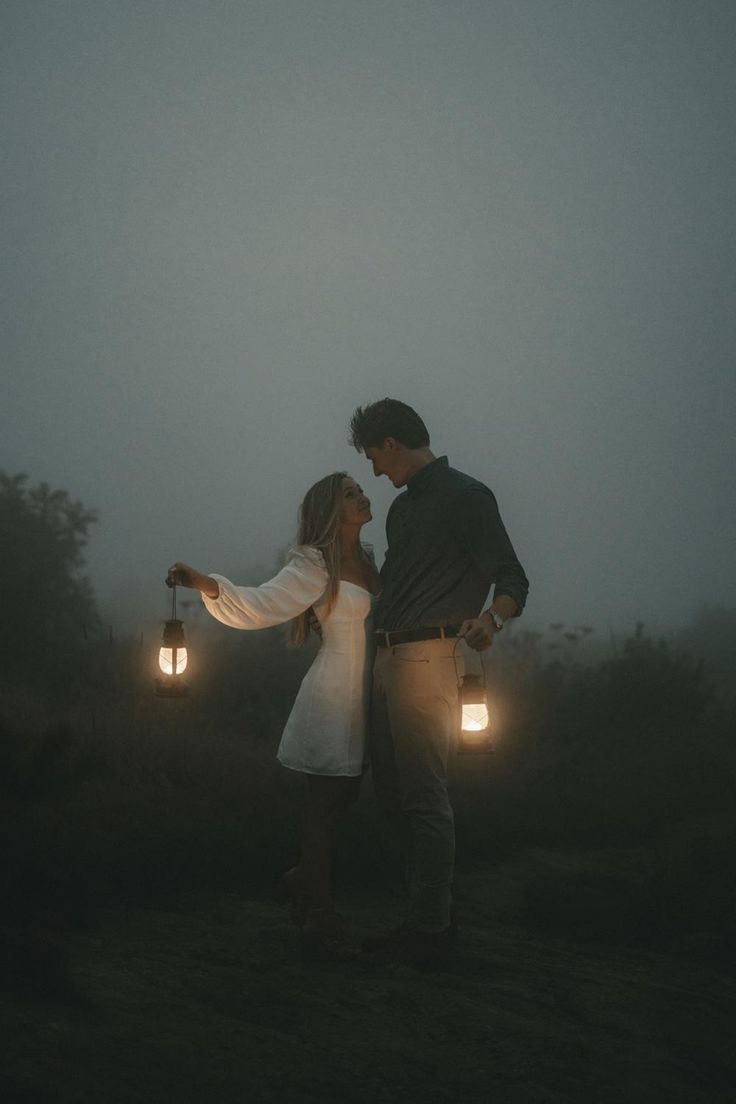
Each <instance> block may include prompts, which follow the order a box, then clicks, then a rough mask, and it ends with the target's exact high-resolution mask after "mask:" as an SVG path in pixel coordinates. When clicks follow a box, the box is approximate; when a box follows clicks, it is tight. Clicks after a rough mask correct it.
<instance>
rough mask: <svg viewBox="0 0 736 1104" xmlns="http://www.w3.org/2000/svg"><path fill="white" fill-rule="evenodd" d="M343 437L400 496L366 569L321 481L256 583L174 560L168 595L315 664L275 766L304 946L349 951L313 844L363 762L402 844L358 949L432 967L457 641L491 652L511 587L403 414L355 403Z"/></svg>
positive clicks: (439, 461)
mask: <svg viewBox="0 0 736 1104" xmlns="http://www.w3.org/2000/svg"><path fill="white" fill-rule="evenodd" d="M350 434H351V436H350V440H351V443H352V444H353V445H354V446H355V448H356V449H357V450H358V451H359V452H363V453H364V454H365V456H366V458H367V459H368V460H369V461H370V462H371V463H372V466H373V474H374V475H375V476H381V475H385V476H387V477H388V479H390V481H391V482H392V483H393V485H394V486H395V487H397V488H404V490H403V493H401V494H400V495H398V497H397V498H396V499H394V501H393V503H392V504H391V507H390V509H389V512H388V518H387V520H386V536H387V544H388V547H387V552H386V558H385V561H384V563H383V565H382V567H381V569H380V571H379V570H378V569H377V567H376V564H375V562H374V560H373V556H372V554H371V552H370V550H369V549H368V548H366V547H365V546H364V545H363V544H362V543H361V540H360V536H361V530H362V528H363V526H364V525H365V524H366V522H368V521H370V520H371V510H370V502H369V500H368V498H367V497H366V495H365V494H364V493H363V490H362V489H361V487H360V485H359V484H358V483H357V482H356V481H355V480H354V479H352V478H351V477H350V476H349V475H347V474H346V473H345V472H335V473H333V474H332V475H328V476H325V477H324V478H323V479H321V480H320V481H319V482H318V483H315V485H314V486H313V487H311V488H310V490H309V491H307V493H306V495H305V497H304V500H303V502H302V504H301V507H300V511H299V532H298V536H297V541H296V544H295V547H294V548H293V549H292V551H291V554H290V557H289V560H288V562H287V564H286V566H285V567H284V568H283V569H282V570H281V571H280V572H279V573H278V574H277V575H276V576H275V577H274V578H273V579H271V580H270V581H268V582H266V583H263V584H262V585H261V586H258V587H239V586H235V585H234V584H233V583H231V582H230V580H229V579H226V578H224V577H223V576H221V575H203V574H202V573H201V572H199V571H196V570H195V569H194V568H192V567H190V566H189V565H187V564H184V563H181V562H179V561H178V562H177V563H175V564H173V565H172V566H171V568H170V569H169V574H168V578H167V582H168V583H169V585H173V584H174V583H177V584H180V585H183V586H189V587H193V588H195V589H197V590H199V591H200V593H201V595H202V598H203V601H204V604H205V606H206V608H207V609H208V611H209V612H210V613H211V614H212V616H213V617H216V618H217V619H218V620H219V621H222V622H223V624H225V625H229V626H231V627H232V628H237V629H262V628H267V627H269V626H271V625H277V624H282V623H285V622H290V623H291V640H292V642H293V643H295V644H297V645H299V644H303V643H304V642H305V641H306V640H307V638H308V637H309V634H310V632H311V631H316V632H318V634H319V636H320V637H321V645H320V648H319V651H318V653H317V656H316V658H315V660H314V662H313V664H312V666H311V667H310V669H309V671H308V672H307V674H306V676H305V677H304V680H303V682H302V684H301V687H300V689H299V692H298V694H297V698H296V701H295V703H294V707H293V709H292V711H291V714H290V716H289V719H288V721H287V723H286V727H285V729H284V733H283V736H282V738H281V742H280V744H279V749H278V759H279V761H280V762H281V763H282V764H283V765H284V766H285V767H287V768H289V769H291V770H294V771H299V772H301V773H302V774H303V775H304V776H305V778H306V781H307V804H306V809H305V815H304V822H303V832H302V840H301V857H300V860H299V863H298V865H297V866H296V867H294V868H293V869H292V870H289V871H287V873H286V874H284V876H283V878H282V879H281V882H280V883H279V885H278V887H277V895H278V896H279V897H280V898H281V899H282V900H284V901H289V902H290V904H291V915H292V918H293V919H294V922H295V923H296V924H297V925H298V926H299V928H300V929H301V932H302V938H303V940H304V944H305V947H306V948H307V949H311V950H315V951H317V952H318V953H323V954H326V955H330V954H334V955H336V956H338V957H346V956H349V955H350V954H351V953H356V952H353V951H352V948H350V946H349V944H348V942H347V938H346V934H345V924H344V921H343V920H342V917H341V916H340V915H339V913H338V912H337V911H336V909H335V907H334V904H333V900H332V891H331V882H330V844H331V839H332V835H333V832H334V829H335V826H336V824H337V822H338V821H339V819H340V816H341V814H342V813H343V812H344V811H345V810H346V809H347V808H348V807H349V805H350V804H351V803H352V802H354V801H355V800H356V799H357V796H358V789H359V786H360V780H361V778H362V776H363V774H364V773H365V771H366V769H367V767H368V765H369V764H370V770H371V773H372V775H373V784H374V788H375V792H376V796H377V798H378V801H379V803H380V804H381V806H382V808H383V809H384V811H385V813H386V815H387V816H388V817H389V819H390V822H391V823H392V825H393V827H394V828H395V831H396V833H397V837H398V839H399V841H400V843H401V847H402V853H403V856H404V863H405V876H406V885H407V888H408V891H409V899H410V903H409V911H408V915H407V917H406V918H405V920H404V921H403V922H402V923H401V924H400V925H399V926H398V927H396V928H394V929H392V930H390V931H387V932H385V933H383V934H377V935H376V936H374V937H371V938H368V939H366V940H365V941H364V944H363V954H364V955H376V956H380V957H386V958H389V959H391V960H395V961H403V962H407V963H410V964H413V965H421V966H425V965H432V964H434V963H440V962H442V961H444V960H446V959H447V958H448V956H449V954H450V951H451V948H452V946H453V944H454V943H455V941H456V939H457V923H456V920H455V915H454V910H453V907H452V881H453V868H454V858H455V831H454V820H453V812H452V806H451V804H450V800H449V797H448V792H447V762H448V756H449V753H450V750H451V747H452V744H453V739H454V731H455V727H456V724H457V713H458V693H459V687H458V669H460V670H461V669H462V668H461V664H462V657H461V656H460V655H459V654H458V652H457V643H458V641H457V638H458V637H459V636H461V637H463V639H464V642H465V644H467V645H469V646H470V647H471V648H473V649H475V650H476V651H483V650H484V649H486V648H488V647H490V645H491V644H492V642H493V637H494V635H495V634H496V633H497V632H500V631H501V630H502V629H503V625H504V622H505V621H506V620H508V619H509V618H510V617H518V616H519V614H520V613H521V611H522V609H523V606H524V602H525V599H526V595H527V591H528V582H527V578H526V575H525V573H524V570H523V568H522V567H521V564H520V563H519V561H518V559H517V557H516V555H515V553H514V549H513V547H512V545H511V542H510V540H509V538H508V535H507V533H506V530H505V528H504V526H503V523H502V521H501V518H500V515H499V512H498V507H497V505H496V500H495V498H494V496H493V493H492V492H491V491H490V490H489V489H488V487H486V486H484V484H483V483H481V482H479V481H478V480H477V479H473V478H472V477H471V476H469V475H465V474H463V473H462V472H459V471H456V470H455V469H454V468H451V467H450V466H449V464H448V460H447V457H445V456H440V457H435V455H434V454H433V452H432V451H431V449H430V438H429V433H428V431H427V428H426V426H425V424H424V422H423V421H422V419H421V418H420V417H419V415H418V414H417V413H416V411H414V410H413V409H412V408H411V407H410V406H407V405H406V404H405V403H403V402H399V401H398V400H396V399H383V400H381V401H379V402H374V403H371V404H370V405H368V406H365V407H362V408H361V407H358V409H357V410H356V411H355V413H354V415H353V417H352V420H351V422H350ZM494 584H495V585H494ZM491 587H493V600H492V602H491V604H490V606H489V607H488V608H487V609H484V605H485V602H486V600H487V598H488V596H489V592H490V590H491Z"/></svg>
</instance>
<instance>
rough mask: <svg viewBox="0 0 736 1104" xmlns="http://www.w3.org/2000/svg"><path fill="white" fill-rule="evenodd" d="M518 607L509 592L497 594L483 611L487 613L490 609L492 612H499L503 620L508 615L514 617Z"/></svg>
mask: <svg viewBox="0 0 736 1104" xmlns="http://www.w3.org/2000/svg"><path fill="white" fill-rule="evenodd" d="M518 609H519V605H518V603H517V602H516V601H515V600H514V599H513V598H512V597H511V595H510V594H499V595H497V596H496V597H495V598H494V599H493V601H492V602H491V604H490V606H489V608H488V609H487V610H485V611H484V612H485V613H489V612H490V611H491V610H492V611H493V612H494V613H498V614H500V616H501V617H503V619H504V621H508V619H509V618H510V617H516V614H517V612H518Z"/></svg>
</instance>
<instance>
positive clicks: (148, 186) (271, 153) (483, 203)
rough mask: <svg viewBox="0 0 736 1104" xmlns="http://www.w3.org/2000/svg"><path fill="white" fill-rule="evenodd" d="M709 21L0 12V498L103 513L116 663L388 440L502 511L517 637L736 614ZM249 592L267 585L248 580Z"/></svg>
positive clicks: (440, 11) (73, 3)
mask: <svg viewBox="0 0 736 1104" xmlns="http://www.w3.org/2000/svg"><path fill="white" fill-rule="evenodd" d="M734 42H736V8H734V5H733V4H732V3H730V2H727V0H724V2H720V3H717V2H708V0H692V2H681V0H617V2H615V3H614V2H611V0H585V2H578V0H499V2H496V0H485V2H481V0H442V2H431V0H430V2H419V0H408V2H402V0H363V2H357V0H334V2H330V0H284V2H281V0H256V2H253V0H239V2H234V0H199V2H196V3H195V2H193V0H147V2H137V0H125V2H122V3H121V2H120V0H114V2H112V0H69V2H63V3H58V2H56V0H54V2H46V0H20V2H9V0H6V2H5V3H4V4H3V5H2V7H0V43H1V45H0V52H1V58H0V60H1V62H2V66H1V70H0V71H1V72H2V77H1V78H0V79H1V81H2V104H3V130H2V147H3V154H4V170H3V175H2V184H1V187H2V210H3V216H4V218H3V230H4V244H3V249H2V256H0V279H1V280H2V291H3V296H2V303H3V305H2V312H3V314H2V360H1V361H0V365H1V367H0V371H2V374H3V387H2V406H1V408H0V466H1V467H3V468H5V469H6V470H8V471H9V472H11V473H12V472H17V471H25V472H27V473H28V475H29V477H30V479H31V480H32V481H33V482H36V481H40V480H46V481H48V482H50V483H51V484H52V485H53V486H60V487H62V488H64V489H66V490H67V491H69V492H70V494H72V495H73V496H74V497H79V498H81V499H82V501H83V502H84V503H85V505H87V506H90V507H97V508H99V510H100V522H99V524H98V525H97V526H96V527H94V528H93V530H92V539H91V543H90V546H89V550H88V565H89V571H90V574H91V577H92V579H93V582H94V585H95V589H96V593H97V597H98V600H99V602H100V605H101V606H102V607H103V609H104V610H105V613H106V616H108V617H109V619H110V620H111V621H112V622H114V624H115V625H116V626H118V627H119V628H120V629H121V631H138V630H139V629H142V628H143V627H144V626H145V625H146V624H148V623H149V622H150V621H151V620H156V619H158V618H159V617H161V616H165V615H166V610H167V608H168V604H169V593H168V591H166V589H165V587H164V586H163V582H162V580H163V576H164V574H165V571H166V568H167V566H168V564H169V563H170V562H172V561H173V560H174V559H183V560H185V561H188V562H190V563H193V564H194V565H195V566H197V567H199V568H201V569H203V570H205V571H220V572H223V573H225V574H230V575H231V576H232V577H234V578H235V581H238V576H239V574H240V576H241V577H242V578H245V575H246V573H247V572H248V571H250V575H249V576H248V578H249V581H254V579H253V577H252V574H253V570H255V573H256V575H257V574H258V570H260V569H263V571H265V572H269V571H270V570H271V568H273V567H274V566H275V563H276V558H277V556H278V555H279V554H280V553H281V552H283V550H284V549H285V548H286V546H287V545H288V544H289V542H290V541H291V540H292V538H293V536H294V532H295V527H296V511H297V507H298V504H299V501H300V500H301V498H302V496H303V494H304V492H305V490H306V489H307V487H308V486H309V485H310V484H311V483H313V482H314V481H315V480H316V479H318V478H320V477H321V476H322V475H324V474H326V473H327V472H329V471H333V470H336V469H346V470H348V471H349V472H350V473H351V474H353V475H354V476H355V477H356V478H357V479H358V480H359V481H360V482H361V484H362V485H363V487H364V489H365V490H366V491H367V493H368V494H369V495H370V497H371V498H372V501H373V504H374V516H375V520H374V522H373V523H372V524H371V525H370V526H368V527H367V528H366V529H365V530H364V537H365V539H367V540H369V541H371V542H373V543H374V545H375V546H376V549H377V552H378V554H379V561H380V558H381V557H382V554H383V551H384V549H385V540H384V532H383V522H384V520H385V514H386V510H387V508H388V505H389V503H390V501H391V499H392V497H393V496H394V494H395V493H396V492H395V491H394V489H393V488H392V487H391V486H390V484H388V482H387V481H386V480H385V479H382V480H375V479H374V478H373V476H372V474H371V470H370V465H369V464H368V463H367V461H366V460H365V458H364V457H363V456H361V455H359V454H357V453H356V452H355V451H354V450H353V449H352V448H350V447H349V446H348V444H347V431H348V422H349V418H350V415H351V413H352V411H353V409H354V408H355V406H356V405H358V404H363V403H365V402H368V401H371V400H373V399H376V398H381V397H383V396H385V395H390V396H393V397H396V398H400V399H403V400H404V401H406V402H409V403H410V404H411V405H413V406H415V407H416V408H417V409H418V411H419V412H420V413H421V414H422V416H423V417H424V419H425V421H426V422H427V424H428V426H429V429H430V432H431V436H432V447H433V449H434V451H435V453H436V454H437V455H443V454H446V455H448V457H449V459H450V462H451V463H452V464H453V465H454V466H456V467H458V468H460V469H462V470H465V471H468V472H470V473H471V474H473V475H475V476H477V477H478V478H480V479H482V480H484V481H485V482H486V483H488V485H489V486H491V487H492V488H493V490H494V491H495V493H496V496H497V498H498V501H499V505H500V508H501V513H502V516H503V518H504V520H505V522H506V526H507V528H508V530H509V533H510V535H511V538H512V541H513V543H514V545H515V547H516V551H517V553H518V555H519V558H520V559H521V561H522V563H523V565H524V567H525V569H526V571H527V574H528V575H529V578H530V582H531V588H530V595H529V602H528V607H527V613H526V614H525V620H526V622H527V623H528V625H529V626H531V625H537V626H544V625H546V624H547V623H548V622H549V621H552V620H561V621H565V622H568V623H571V624H572V623H578V622H585V623H588V624H590V625H594V626H596V627H597V628H599V629H601V630H603V629H605V628H606V627H607V626H610V627H615V628H626V627H630V626H632V625H633V624H634V622H635V621H637V620H642V621H644V622H645V623H646V624H648V625H649V626H655V627H663V628H667V627H674V626H678V625H681V624H683V623H685V622H687V620H688V619H689V617H690V614H691V613H692V611H693V610H694V608H695V607H696V606H697V605H698V604H700V603H702V602H719V603H722V604H726V605H733V604H735V603H736V581H735V579H734V569H733V565H734V548H736V495H735V494H734V463H733V424H734V414H735V413H736V401H735V400H736V371H735V368H734V355H733V354H734V344H735V343H734V336H735V334H734V331H735V328H736V324H735V319H736V312H735V309H734V308H735V307H736V296H735V295H734V291H735V284H736V275H735V272H736V267H735V265H734V260H735V253H736V250H734V221H735V214H734V195H735V194H736V181H735V180H734V175H735V174H734V144H733V119H734V108H735V107H736V104H735V103H734V99H735V97H734V83H735V80H734V73H735V72H736V68H735V65H734V63H735V61H736V58H735V57H734V53H735V51H734ZM264 577H265V576H264Z"/></svg>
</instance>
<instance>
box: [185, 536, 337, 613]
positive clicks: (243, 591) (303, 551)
mask: <svg viewBox="0 0 736 1104" xmlns="http://www.w3.org/2000/svg"><path fill="white" fill-rule="evenodd" d="M184 570H188V571H189V572H190V573H191V574H189V575H184V574H183V571H184ZM172 572H173V576H172ZM180 572H182V575H179V573H180ZM169 575H170V577H172V584H173V582H179V580H180V578H181V582H182V585H183V586H192V587H194V589H196V590H199V592H200V594H201V595H202V601H203V602H204V604H205V607H206V608H207V610H208V612H209V613H211V614H212V616H213V617H216V618H217V620H218V621H221V622H222V623H223V624H224V625H229V626H230V628H233V629H266V628H269V627H270V626H271V625H280V624H282V623H283V622H284V621H291V620H292V618H294V617H298V616H299V614H300V613H303V612H304V610H306V609H309V607H310V606H312V605H314V603H315V602H317V601H318V600H319V599H320V598H321V597H322V595H323V594H324V592H325V589H326V588H327V583H328V575H327V568H326V567H325V563H324V558H323V556H322V553H321V552H319V551H318V550H317V549H316V548H309V547H306V548H299V549H296V550H295V551H294V553H293V554H292V557H291V559H290V560H289V562H288V563H287V564H286V565H285V567H283V568H282V569H281V571H279V573H278V575H275V576H274V578H273V579H269V580H268V582H266V583H262V584H261V586H257V587H240V586H236V585H235V584H234V583H232V582H231V581H230V580H229V579H226V578H225V577H224V576H223V575H203V574H201V572H198V571H194V570H193V569H192V568H188V565H186V564H181V563H176V564H174V565H172V568H171V569H170V572H169ZM185 579H191V581H190V582H187V581H185Z"/></svg>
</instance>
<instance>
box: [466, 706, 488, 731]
mask: <svg viewBox="0 0 736 1104" xmlns="http://www.w3.org/2000/svg"><path fill="white" fill-rule="evenodd" d="M486 728H488V707H487V706H485V705H483V703H482V702H474V703H472V704H471V703H469V702H466V703H465V704H464V705H463V732H483V731H484V730H485V729H486Z"/></svg>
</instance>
